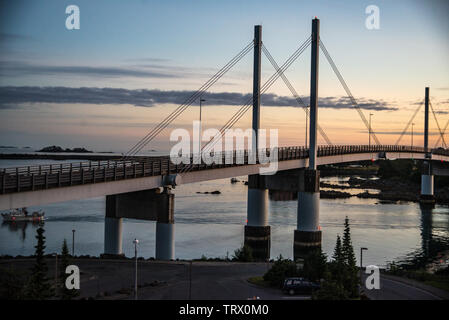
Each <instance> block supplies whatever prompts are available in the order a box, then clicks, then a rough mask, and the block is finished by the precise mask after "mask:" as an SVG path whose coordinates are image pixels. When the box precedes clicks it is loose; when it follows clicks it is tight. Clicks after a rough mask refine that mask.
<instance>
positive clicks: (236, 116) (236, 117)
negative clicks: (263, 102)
mask: <svg viewBox="0 0 449 320" xmlns="http://www.w3.org/2000/svg"><path fill="white" fill-rule="evenodd" d="M309 45H310V37H309V38H308V39H307V40H306V41H304V42H303V43H302V44H301V46H300V47H299V48H298V49H297V50H296V51H295V52H294V53H293V54H292V55H291V56H290V57H289V58H288V59H287V60H286V61H285V62H284V64H283V65H282V67H281V68H280V70H284V71H285V70H286V69H287V68H289V67H290V66H291V64H292V63H293V62H294V61H295V60H296V59H297V58H298V57H299V56H300V55H301V54H302V53H303V52H304V51H305V50H306V49H307V47H308V46H309ZM280 70H279V71H280ZM279 71H277V72H276V73H274V74H272V75H271V77H270V78H269V79H268V80H267V81H266V82H265V83H264V84H263V85H262V87H261V89H260V94H263V93H265V92H266V91H267V90H268V89H269V88H270V87H271V86H272V85H273V83H274V82H276V80H277V79H278V78H279V76H280V74H279ZM253 102H254V97H251V98H249V99H248V100H247V101H246V103H245V104H244V105H243V106H242V107H241V108H240V109H239V110H238V111H237V112H236V113H235V114H234V115H233V116H232V117H231V119H229V120H228V121H227V122H226V124H225V125H224V126H223V127H222V128H221V129H220V132H219V134H217V135H216V137H219V136H222V135H223V134H224V133H225V131H226V130H227V129H229V128H231V127H232V126H233V125H234V124H235V123H237V121H239V120H240V119H241V118H242V117H243V115H244V114H245V113H246V112H247V111H248V110H249V109H250V108H251V107H252V103H253ZM214 140H216V139H215V138H214V139H212V140H211V141H214ZM211 141H209V143H207V144H206V145H204V147H203V150H207V148H208V149H209V150H210V149H211V148H212V147H213V145H215V143H214V144H213V145H210V143H211ZM212 143H213V142H212Z"/></svg>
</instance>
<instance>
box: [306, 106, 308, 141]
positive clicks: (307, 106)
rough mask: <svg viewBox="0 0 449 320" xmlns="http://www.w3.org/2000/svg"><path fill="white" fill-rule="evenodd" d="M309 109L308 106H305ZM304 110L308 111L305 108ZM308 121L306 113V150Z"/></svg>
mask: <svg viewBox="0 0 449 320" xmlns="http://www.w3.org/2000/svg"><path fill="white" fill-rule="evenodd" d="M307 107H309V106H307ZM306 110H308V109H307V108H306ZM308 121H309V113H307V112H306V149H307V127H308Z"/></svg>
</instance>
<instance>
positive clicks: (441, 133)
mask: <svg viewBox="0 0 449 320" xmlns="http://www.w3.org/2000/svg"><path fill="white" fill-rule="evenodd" d="M429 104H430V109H431V110H432V113H433V117H434V118H435V122H436V123H437V127H438V131H439V132H440V136H441V139H442V141H443V145H444V147H445V148H446V147H447V145H446V141H445V140H444V133H443V132H442V131H441V128H440V124H439V123H438V119H437V115H436V114H435V110H433V106H432V102H431V101H430V100H429Z"/></svg>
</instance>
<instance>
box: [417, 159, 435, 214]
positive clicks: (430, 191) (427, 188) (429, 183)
mask: <svg viewBox="0 0 449 320" xmlns="http://www.w3.org/2000/svg"><path fill="white" fill-rule="evenodd" d="M433 180H434V179H433V174H432V165H431V163H430V161H429V162H427V161H425V162H424V165H423V172H422V175H421V195H420V199H419V202H420V204H421V206H425V207H430V208H433V207H434V206H435V196H434V188H433Z"/></svg>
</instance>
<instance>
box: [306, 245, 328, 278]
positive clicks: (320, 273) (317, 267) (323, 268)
mask: <svg viewBox="0 0 449 320" xmlns="http://www.w3.org/2000/svg"><path fill="white" fill-rule="evenodd" d="M327 271H328V270H327V257H326V255H325V254H324V253H323V251H322V250H321V248H318V249H316V250H312V251H311V252H309V253H308V254H307V256H306V257H305V259H304V267H303V273H304V276H305V277H306V278H307V279H309V280H312V281H320V280H321V279H323V278H325V274H326V273H327Z"/></svg>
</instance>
